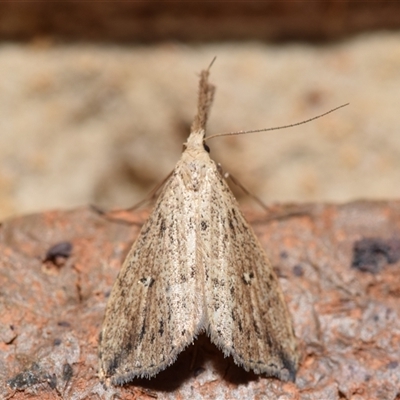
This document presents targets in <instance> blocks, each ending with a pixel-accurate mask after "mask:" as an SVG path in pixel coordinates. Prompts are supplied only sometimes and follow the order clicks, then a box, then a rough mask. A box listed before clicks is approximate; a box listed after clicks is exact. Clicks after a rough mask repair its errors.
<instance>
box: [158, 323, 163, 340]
mask: <svg viewBox="0 0 400 400" xmlns="http://www.w3.org/2000/svg"><path fill="white" fill-rule="evenodd" d="M158 333H159V334H160V336H162V335H164V320H162V319H161V320H160V326H159V327H158Z"/></svg>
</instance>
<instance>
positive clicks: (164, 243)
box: [100, 164, 204, 384]
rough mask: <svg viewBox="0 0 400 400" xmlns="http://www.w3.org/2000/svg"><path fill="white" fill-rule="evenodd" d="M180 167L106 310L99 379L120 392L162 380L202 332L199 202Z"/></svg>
mask: <svg viewBox="0 0 400 400" xmlns="http://www.w3.org/2000/svg"><path fill="white" fill-rule="evenodd" d="M178 166H179V164H178V165H177V168H176V169H175V171H174V173H173V174H172V176H171V178H170V179H169V180H168V181H167V182H166V184H165V186H164V188H163V190H162V193H161V194H160V196H159V198H158V200H157V203H156V205H155V208H154V210H153V212H152V214H151V216H150V217H149V219H148V220H147V222H146V223H145V225H144V226H143V228H142V230H141V232H140V234H139V237H138V239H137V240H136V242H135V244H134V245H133V247H132V249H131V251H130V253H129V254H128V256H127V257H126V261H125V263H124V265H123V266H122V269H121V271H120V273H119V275H118V278H117V280H116V282H115V284H114V287H113V289H112V292H111V296H110V299H109V301H108V304H107V310H106V316H105V320H104V324H103V329H102V334H101V339H100V374H101V375H102V376H103V377H111V379H112V382H113V383H114V384H123V383H125V382H128V381H130V380H132V378H134V377H136V376H140V377H149V376H152V375H155V374H156V373H157V372H159V371H160V370H163V369H164V368H166V367H167V366H168V365H170V364H172V363H173V362H174V361H175V359H176V357H177V355H178V354H179V353H180V352H181V351H182V350H183V349H184V348H185V347H186V346H187V345H188V344H190V343H191V342H192V340H193V338H194V335H195V333H196V331H198V329H199V328H200V325H201V324H203V321H201V318H202V315H203V308H204V307H203V300H204V298H203V295H202V293H203V282H202V279H201V278H200V277H199V274H201V273H202V272H201V270H200V271H199V269H198V268H197V264H198V260H197V257H198V256H197V252H196V229H195V221H196V216H197V212H198V209H197V206H196V203H197V200H196V199H195V198H193V197H194V196H195V197H198V196H199V194H198V193H196V192H193V191H187V190H185V188H184V184H183V183H182V176H181V174H180V172H179V171H180V168H179V167H178ZM183 287H184V288H185V290H183ZM203 325H204V324H203Z"/></svg>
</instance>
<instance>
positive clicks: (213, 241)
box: [199, 160, 298, 380]
mask: <svg viewBox="0 0 400 400" xmlns="http://www.w3.org/2000/svg"><path fill="white" fill-rule="evenodd" d="M210 164H212V165H210V167H209V168H208V173H207V179H206V184H207V185H208V187H205V188H203V196H202V200H201V207H200V209H201V210H200V214H201V215H203V219H204V224H207V229H202V230H199V232H200V234H201V237H202V239H201V240H199V243H201V244H202V246H205V248H204V249H203V251H202V252H203V254H204V257H205V260H204V265H205V305H206V310H205V313H206V320H207V323H208V327H207V331H208V334H209V335H210V337H211V341H212V342H213V343H215V344H216V345H217V346H218V347H219V348H221V350H222V351H223V352H224V354H225V355H232V356H233V359H234V361H235V362H236V364H238V365H241V366H242V367H243V368H244V369H246V370H249V369H251V370H253V371H254V372H256V373H266V374H267V375H269V376H275V377H277V378H280V379H282V380H294V378H295V373H296V367H297V362H298V356H297V352H296V341H295V337H294V333H293V329H292V326H291V319H290V315H289V313H288V310H287V307H286V303H285V300H284V297H283V294H282V291H281V288H280V285H279V282H278V278H277V276H276V275H275V273H274V271H273V269H272V266H271V264H270V262H269V261H268V259H267V258H266V255H265V253H264V250H263V249H262V247H261V245H260V243H259V241H258V239H257V238H256V236H255V234H254V233H253V230H252V229H251V228H250V226H249V225H248V223H247V222H246V221H245V219H244V217H243V215H242V213H241V212H240V210H239V208H238V204H237V202H236V200H235V198H234V196H233V194H232V192H231V191H230V189H229V187H228V186H227V184H226V182H225V181H224V179H223V178H222V177H221V175H220V174H219V172H218V171H217V169H216V167H215V165H214V162H213V161H212V160H210Z"/></svg>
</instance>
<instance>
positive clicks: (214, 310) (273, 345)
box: [99, 70, 298, 384]
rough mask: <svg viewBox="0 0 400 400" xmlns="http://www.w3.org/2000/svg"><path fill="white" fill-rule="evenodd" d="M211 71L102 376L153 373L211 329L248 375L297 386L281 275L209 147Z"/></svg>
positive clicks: (113, 309)
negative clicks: (246, 216) (212, 157)
mask: <svg viewBox="0 0 400 400" xmlns="http://www.w3.org/2000/svg"><path fill="white" fill-rule="evenodd" d="M208 75H209V70H205V71H202V72H201V77H200V85H199V86H200V87H199V101H198V112H197V116H196V117H195V119H194V122H193V124H192V127H191V133H190V136H189V138H188V139H187V142H186V143H185V145H184V151H183V154H182V157H181V159H180V160H179V161H178V163H177V164H176V166H175V169H174V170H173V172H172V174H171V175H170V177H169V178H168V180H167V181H166V182H165V184H164V186H163V188H162V190H161V193H160V195H159V197H158V200H157V202H156V204H155V207H154V209H153V211H152V213H151V215H150V217H149V219H148V220H147V222H146V223H145V224H144V226H143V227H142V230H141V231H140V234H139V236H138V238H137V239H136V242H135V243H134V245H133V246H132V249H131V250H130V252H129V254H128V256H127V257H126V260H125V262H124V264H123V266H122V269H121V271H120V273H119V275H118V278H117V280H116V282H115V284H114V287H113V289H112V292H111V295H110V298H109V301H108V304H107V309H106V314H105V319H104V323H103V327H102V332H101V338H100V351H99V356H100V376H101V377H102V378H106V379H107V380H108V379H111V382H112V383H113V384H124V383H126V382H129V381H131V380H132V379H133V378H135V377H146V378H149V377H152V376H154V375H156V374H157V373H158V372H160V371H161V370H163V369H165V368H166V367H168V366H169V365H170V364H172V363H173V362H174V361H175V360H176V358H177V356H178V355H179V353H181V352H182V350H183V349H184V348H185V347H187V346H188V345H189V344H191V343H192V342H193V340H194V339H195V338H196V336H197V335H199V334H200V333H202V332H206V334H207V335H208V336H209V338H210V340H211V342H212V343H214V344H215V345H217V346H218V347H219V348H220V349H221V350H222V352H223V353H224V355H225V356H232V357H233V360H234V362H235V363H236V364H238V365H240V366H242V367H243V368H244V369H245V370H246V371H249V370H252V371H254V372H255V373H257V374H261V373H263V374H266V375H267V376H272V377H277V378H279V379H282V380H285V381H287V380H292V381H293V380H294V379H295V374H296V369H297V364H298V353H297V349H296V339H295V335H294V332H293V327H292V323H291V318H290V315H289V312H288V309H287V307H286V303H285V300H284V297H283V293H282V290H281V288H280V286H279V281H278V278H277V276H276V274H275V272H274V271H273V268H272V266H271V263H270V262H269V261H268V259H267V257H266V255H265V253H264V250H263V248H262V246H261V245H260V243H259V241H258V240H257V238H256V236H255V234H254V232H253V230H252V229H251V227H250V226H249V224H248V223H247V222H246V220H245V219H244V217H243V215H242V213H241V212H240V210H239V206H238V203H237V201H236V199H235V198H234V196H233V194H232V192H231V190H230V189H229V187H228V185H227V184H226V182H225V180H224V178H223V177H222V176H221V173H220V172H219V170H218V168H217V165H216V164H215V162H214V161H213V160H211V158H210V156H209V154H208V152H207V149H208V148H207V146H205V144H204V141H205V126H206V122H207V116H208V112H209V110H210V106H211V103H212V100H213V95H214V90H215V87H214V86H213V85H211V84H210V83H209V82H208Z"/></svg>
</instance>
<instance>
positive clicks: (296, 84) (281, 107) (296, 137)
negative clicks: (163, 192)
mask: <svg viewBox="0 0 400 400" xmlns="http://www.w3.org/2000/svg"><path fill="white" fill-rule="evenodd" d="M399 27H400V3H399V2H392V1H372V2H358V1H326V2H307V1H296V2H281V1H264V2H252V1H236V2H218V1H215V2H198V1H193V2H191V1H188V2H173V1H163V2H158V1H157V2H153V1H142V2H133V1H132V2H117V1H115V2H113V1H108V2H82V3H80V2H76V1H67V0H66V1H63V2H52V3H50V2H29V1H27V2H1V3H0V219H4V218H7V217H10V216H15V215H19V214H23V213H32V212H38V211H44V210H49V209H60V208H73V207H77V206H81V205H87V204H89V203H92V204H97V205H99V206H102V207H106V208H113V207H128V206H131V205H133V204H135V203H136V202H138V201H140V200H142V199H143V198H144V197H146V195H147V193H148V192H149V191H150V190H151V189H152V188H153V187H154V186H155V185H157V183H159V182H160V181H162V180H163V179H164V178H165V177H166V175H167V174H168V173H169V172H170V171H171V170H172V169H173V167H174V165H175V163H176V162H177V160H178V159H179V157H180V154H181V151H182V144H183V142H184V141H185V139H186V138H187V136H188V134H189V128H190V124H191V122H192V119H193V117H194V115H195V112H196V101H197V84H198V73H199V72H200V70H202V69H204V68H206V67H207V66H208V65H209V64H210V62H211V60H212V59H213V57H214V56H216V57H217V60H216V62H215V64H214V65H213V67H212V70H211V81H212V82H213V83H215V84H216V86H217V92H216V96H215V101H214V105H213V108H212V112H211V116H210V120H209V124H208V134H215V133H219V132H229V131H237V130H242V129H258V128H263V127H273V126H277V125H284V124H290V123H295V122H298V121H301V120H304V119H308V118H310V117H312V116H315V115H317V114H320V113H323V112H325V111H327V110H329V109H331V108H334V107H336V106H338V105H341V104H343V103H347V102H349V103H350V105H349V106H348V107H346V108H344V109H341V110H339V111H337V112H335V113H333V114H330V115H329V116H326V117H324V118H322V119H319V120H317V121H314V122H311V123H309V124H306V125H302V126H300V127H295V128H292V129H288V130H280V131H275V132H265V133H256V134H249V135H244V136H235V137H228V138H218V139H215V140H212V141H210V142H209V143H208V144H209V146H210V147H211V156H212V157H213V159H214V160H216V161H217V162H220V163H221V164H222V165H223V168H224V170H225V171H228V172H230V173H232V174H233V175H234V176H235V177H236V178H237V179H239V180H240V182H241V183H242V184H243V185H244V186H246V187H247V188H248V189H249V190H250V191H251V192H253V193H254V194H256V195H257V196H259V197H260V198H261V199H262V200H263V201H264V202H266V203H271V202H310V201H312V202H314V201H315V202H347V201H351V200H355V199H391V198H398V197H399V196H400V132H399V130H400V129H399V127H400V31H399ZM236 193H237V195H238V197H240V201H241V202H246V196H242V194H241V193H240V191H236ZM242 197H243V198H242Z"/></svg>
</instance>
